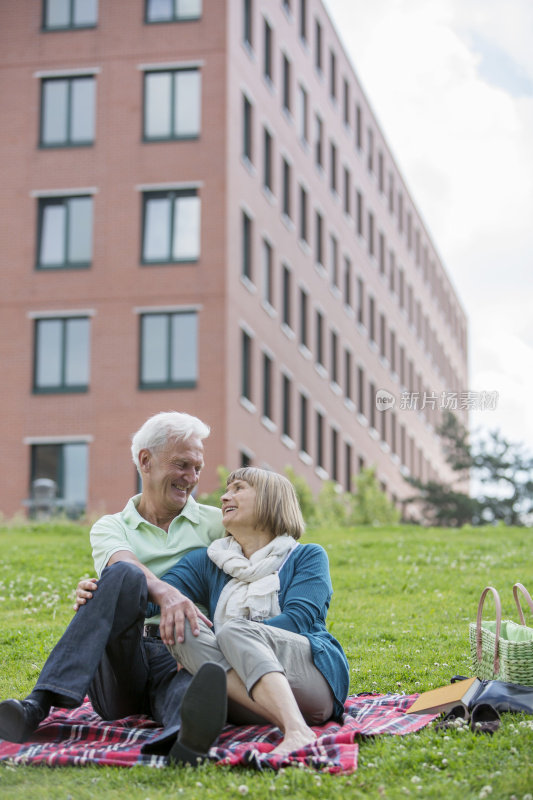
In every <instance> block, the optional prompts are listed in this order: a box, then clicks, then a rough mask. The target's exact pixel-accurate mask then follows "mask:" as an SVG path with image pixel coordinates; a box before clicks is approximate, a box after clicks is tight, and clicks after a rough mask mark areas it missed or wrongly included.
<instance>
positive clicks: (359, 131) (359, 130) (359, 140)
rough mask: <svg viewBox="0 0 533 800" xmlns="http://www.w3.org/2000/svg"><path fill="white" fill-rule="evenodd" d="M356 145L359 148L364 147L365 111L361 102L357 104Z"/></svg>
mask: <svg viewBox="0 0 533 800" xmlns="http://www.w3.org/2000/svg"><path fill="white" fill-rule="evenodd" d="M355 145H356V147H357V149H358V150H362V148H363V112H362V109H361V106H360V105H359V103H357V105H356V106H355Z"/></svg>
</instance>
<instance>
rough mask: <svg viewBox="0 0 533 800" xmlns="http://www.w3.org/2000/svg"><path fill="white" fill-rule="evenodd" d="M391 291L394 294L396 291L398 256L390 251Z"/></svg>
mask: <svg viewBox="0 0 533 800" xmlns="http://www.w3.org/2000/svg"><path fill="white" fill-rule="evenodd" d="M389 291H390V292H391V293H392V294H394V292H395V291H396V256H395V255H394V250H390V251H389Z"/></svg>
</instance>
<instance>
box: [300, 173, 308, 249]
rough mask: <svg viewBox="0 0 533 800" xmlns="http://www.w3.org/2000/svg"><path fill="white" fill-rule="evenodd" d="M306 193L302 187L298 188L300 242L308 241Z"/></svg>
mask: <svg viewBox="0 0 533 800" xmlns="http://www.w3.org/2000/svg"><path fill="white" fill-rule="evenodd" d="M307 205H308V204H307V192H306V190H305V189H304V187H303V186H300V239H301V240H302V242H308V241H309V238H308V237H309V233H308V230H307Z"/></svg>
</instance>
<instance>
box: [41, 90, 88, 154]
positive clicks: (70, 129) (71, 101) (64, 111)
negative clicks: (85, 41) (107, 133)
mask: <svg viewBox="0 0 533 800" xmlns="http://www.w3.org/2000/svg"><path fill="white" fill-rule="evenodd" d="M95 91H96V80H95V78H94V76H93V75H83V76H80V77H76V78H45V79H44V80H43V81H42V83H41V132H40V145H41V147H79V146H83V145H91V144H93V142H94V121H95Z"/></svg>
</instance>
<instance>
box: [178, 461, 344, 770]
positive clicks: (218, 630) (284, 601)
mask: <svg viewBox="0 0 533 800" xmlns="http://www.w3.org/2000/svg"><path fill="white" fill-rule="evenodd" d="M222 513H223V524H224V527H225V528H226V537H225V538H223V539H219V540H218V541H216V542H213V543H212V544H211V545H210V546H209V547H208V548H207V550H195V551H193V552H191V553H188V554H187V555H186V556H185V557H184V558H182V559H181V560H180V561H179V563H177V564H176V565H175V566H174V567H173V568H172V569H171V570H170V572H168V573H167V574H166V575H165V576H164V577H163V580H166V581H168V582H169V583H171V584H172V585H174V586H176V587H177V588H178V589H179V590H180V591H181V592H183V593H184V594H185V595H187V596H188V597H189V598H190V599H191V600H193V601H194V602H196V603H199V604H201V605H203V606H204V607H206V608H207V609H208V611H209V616H210V618H211V619H212V620H213V623H214V630H211V629H210V628H209V627H208V626H207V625H206V624H205V623H203V622H202V621H200V633H199V635H198V636H193V635H191V631H190V627H189V628H188V629H186V633H185V638H184V641H181V642H175V643H174V644H173V645H168V647H169V650H170V651H171V653H172V654H173V655H174V657H175V658H176V660H177V661H179V662H180V663H181V664H182V665H183V666H184V667H185V668H186V669H187V670H189V671H190V672H191V673H193V674H194V673H196V672H197V670H198V669H199V668H200V667H201V666H202V664H204V663H205V662H207V661H210V662H216V663H219V664H221V665H222V666H223V667H224V669H225V670H226V672H227V682H228V708H229V713H228V716H229V719H230V721H231V722H235V723H241V724H242V723H251V722H265V721H267V722H270V723H274V724H275V725H277V726H278V727H279V728H280V729H281V731H282V732H283V734H284V738H283V741H282V742H281V743H280V744H279V745H278V746H277V747H276V748H275V749H274V751H273V752H274V753H277V754H279V755H285V754H286V753H289V752H291V751H293V750H296V749H298V748H300V747H303V746H305V745H306V744H309V743H310V742H312V741H313V740H314V739H315V735H314V733H313V731H312V730H311V728H310V727H309V726H310V725H320V724H321V723H323V722H325V721H326V720H328V719H330V718H331V717H334V718H340V717H341V714H342V711H343V704H344V701H345V699H346V696H347V693H348V685H349V670H348V662H347V660H346V656H345V654H344V652H343V650H342V647H341V645H340V644H339V643H338V642H337V641H336V639H334V637H333V636H332V635H331V634H330V633H328V631H327V629H326V614H327V610H328V606H329V602H330V598H331V594H332V586H331V580H330V575H329V565H328V558H327V555H326V552H325V551H324V549H323V548H322V547H320V545H317V544H299V543H298V541H297V540H298V539H299V538H300V536H301V534H302V533H303V530H304V522H303V519H302V514H301V511H300V507H299V505H298V500H297V498H296V493H295V491H294V489H293V487H292V484H291V483H290V481H288V480H287V479H286V478H285V477H283V476H282V475H278V474H276V473H274V472H269V471H267V470H262V469H256V468H252V467H246V468H243V469H239V470H236V471H235V472H233V473H232V474H231V475H230V476H229V477H228V481H227V488H226V492H225V494H224V495H223V496H222ZM187 624H188V623H187Z"/></svg>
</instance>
